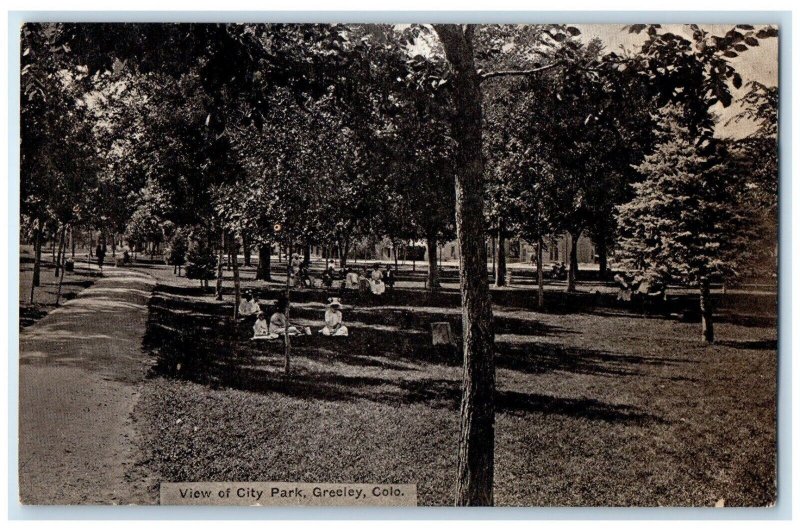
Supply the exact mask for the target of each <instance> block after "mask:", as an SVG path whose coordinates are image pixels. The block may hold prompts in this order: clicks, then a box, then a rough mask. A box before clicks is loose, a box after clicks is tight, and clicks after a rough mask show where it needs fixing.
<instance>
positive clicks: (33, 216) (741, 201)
mask: <svg viewBox="0 0 800 531" xmlns="http://www.w3.org/2000/svg"><path fill="white" fill-rule="evenodd" d="M628 30H629V31H631V32H636V33H644V35H645V38H644V41H643V45H642V47H641V49H640V50H636V51H633V52H626V53H616V52H608V51H606V50H604V48H603V46H602V43H600V42H599V41H590V42H584V41H583V40H581V36H580V31H579V30H578V28H575V27H572V26H565V25H538V26H483V27H481V26H473V25H466V26H456V25H434V26H432V27H431V26H410V27H405V28H402V29H400V28H395V27H391V26H381V25H355V26H347V25H264V24H258V25H203V24H200V25H192V24H180V25H178V24H162V25H109V24H80V25H75V24H29V25H26V26H24V27H23V29H22V48H23V58H22V65H23V69H22V78H21V80H22V95H21V96H22V158H21V161H22V168H21V171H22V212H23V228H24V229H25V230H27V231H29V234H30V235H31V239H32V241H33V242H34V246H35V250H36V256H37V261H36V265H35V269H36V271H37V272H38V257H39V256H40V253H41V240H42V238H41V235H42V234H43V233H45V231H47V232H46V233H49V234H52V233H56V234H60V235H61V238H60V241H62V242H63V241H64V235H65V234H66V233H67V232H68V231H69V230H70V229H71V228H73V227H84V228H88V229H95V230H99V231H101V232H103V233H104V234H111V235H114V234H125V235H126V237H127V239H128V240H129V241H130V242H136V243H138V242H151V243H158V244H161V243H163V244H165V245H166V247H167V248H168V249H169V250H170V253H171V254H173V253H174V254H176V256H177V255H180V254H181V253H179V252H176V251H175V250H176V249H177V250H178V251H180V250H181V249H183V248H186V249H191V257H190V262H191V263H190V267H189V269H190V272H191V273H190V274H192V275H194V276H198V278H202V279H204V280H205V282H206V283H207V282H208V280H210V279H211V278H214V276H216V278H217V294H218V297H221V293H222V291H221V282H222V274H221V270H220V268H222V267H223V262H224V257H225V255H226V254H233V255H234V256H235V255H236V254H237V253H238V250H239V249H241V248H242V247H244V248H246V249H249V248H250V247H253V246H257V247H258V249H259V270H258V273H257V274H258V277H259V278H262V279H269V276H270V272H269V257H270V252H269V250H270V248H271V246H272V245H273V244H274V243H280V244H281V245H282V246H283V247H284V249H286V250H287V251H288V253H289V255H292V254H293V253H294V252H304V251H305V252H306V255H307V249H308V248H309V246H310V245H320V246H323V247H325V248H328V249H330V248H332V247H336V248H337V249H338V251H339V253H340V256H342V265H343V266H344V265H346V257H347V255H348V250H349V249H350V248H351V247H352V246H353V244H354V242H356V241H357V240H359V239H361V238H363V237H365V236H373V237H384V238H387V239H388V240H390V241H392V242H395V243H396V246H395V247H397V246H399V245H397V244H399V242H402V241H408V240H419V239H422V240H425V241H426V242H427V244H428V249H429V250H435V249H436V245H437V243H439V242H441V241H444V240H447V239H450V238H452V237H453V236H456V237H457V239H458V243H459V247H460V252H461V257H462V259H461V271H460V286H461V287H460V289H461V295H462V311H463V321H464V365H465V372H464V401H463V404H462V438H461V443H460V459H459V489H458V500H457V501H458V503H459V504H464V505H475V504H491V503H492V501H493V498H492V491H491V484H492V474H493V472H492V471H493V467H492V461H493V458H492V447H493V446H492V445H493V440H494V436H493V430H494V408H493V396H494V358H493V332H492V324H491V323H492V316H491V305H490V300H489V289H488V275H487V268H486V264H487V251H486V242H487V227H488V228H489V229H490V231H491V233H492V234H493V236H494V237H495V238H496V240H498V243H499V245H498V248H499V249H500V250H502V249H503V248H504V246H503V240H504V239H506V238H508V237H512V236H516V237H521V238H524V239H525V240H528V241H531V242H535V243H538V249H539V251H538V252H539V255H540V256H539V260H537V262H538V264H539V268H540V270H539V279H540V288H539V301H540V304H541V303H542V300H543V299H542V288H541V279H542V272H541V264H542V260H541V252H542V248H543V247H544V245H545V244H546V242H547V241H548V240H549V239H550V237H551V236H552V235H554V234H561V233H565V232H566V233H569V234H570V235H571V236H572V241H573V242H576V241H577V239H578V236H580V235H581V234H583V233H588V234H589V235H590V236H591V238H592V239H593V241H594V243H595V244H596V246H597V248H598V252H599V258H600V266H601V270H602V271H603V272H604V273H605V271H606V270H607V268H608V256H609V253H610V251H611V249H612V248H616V254H615V257H617V258H618V259H619V260H621V261H622V262H623V263H624V264H625V265H626V266H628V267H630V268H633V269H635V270H637V271H640V272H641V274H651V275H658V276H660V277H662V278H665V279H677V280H680V281H683V282H688V283H691V284H693V285H697V286H698V287H699V288H700V292H701V295H702V301H703V308H704V309H705V311H704V312H703V315H704V323H705V324H704V336H705V338H706V340H708V341H712V340H713V328H712V322H711V316H712V313H711V305H710V298H709V286H710V282H711V280H712V279H715V278H716V277H718V276H719V275H731V274H734V273H736V272H738V271H740V270H741V268H740V267H738V266H739V264H740V262H741V259H742V258H744V257H746V256H747V253H749V252H752V250H753V249H754V248H756V247H754V246H753V245H752V243H753V241H754V238H752V237H751V235H750V233H749V232H748V231H747V230H746V229H747V227H751V228H752V227H754V226H755V225H754V224H753V221H752V220H754V219H755V220H757V221H758V222H759V223H760V224H761V225H764V224H769V222H770V220H773V221H774V214H775V209H776V195H775V182H776V174H777V156H776V149H775V136H776V134H777V129H776V128H775V123H776V113H777V98H776V92H775V89H774V88H771V87H764V86H760V85H751V86H750V90H749V92H748V93H747V96H746V97H745V98H744V100H743V101H742V103H743V105H744V112H743V113H742V114H741V115H740V119H742V120H749V121H753V122H756V123H757V128H756V131H755V132H754V133H753V134H752V135H750V136H748V137H747V138H745V139H741V140H737V141H732V140H726V139H720V138H717V137H716V136H715V134H714V125H715V115H714V113H713V109H714V108H715V106H717V105H720V104H721V105H723V106H728V105H730V104H731V102H732V95H731V91H732V90H733V89H739V88H741V87H742V85H743V80H742V79H741V77H740V75H739V74H738V73H737V72H736V71H735V69H734V68H733V66H732V65H731V63H730V61H729V59H732V58H734V57H736V56H737V55H738V54H740V53H744V52H746V51H747V49H749V48H752V47H754V46H758V44H759V41H761V40H763V39H766V38H771V37H775V36H776V35H777V32H776V30H774V29H772V28H763V29H759V30H756V29H755V28H753V27H750V26H744V25H741V26H736V27H734V28H731V29H730V31H728V32H727V33H725V34H724V35H710V34H708V33H707V32H706V31H704V30H703V29H701V28H699V27H697V26H692V27H690V28H689V33H690V34H691V35H687V36H683V35H677V34H674V33H670V32H665V31H664V30H663V29H662V28H661V27H660V26H658V25H647V26H645V25H639V26H631V27H630V28H628ZM755 161H757V162H755ZM687 213H688V214H687ZM773 226H774V223H773ZM761 234H764V232H763V231H762V232H761ZM63 245H64V244H63V243H62V244H61V247H62V248H63ZM428 256H429V260H430V264H429V268H428V271H429V273H428V274H429V279H428V285H429V286H430V287H431V289H433V288H435V286H436V285H437V282H438V279H437V278H436V275H437V271H438V267H437V263H436V259H437V257H436V252H429V253H428ZM173 261H174V260H173ZM233 264H234V278H235V294H236V295H235V296H236V298H237V302H238V294H239V289H238V276H239V275H238V263H237V261H236V260H234V261H233ZM176 265H177V264H176ZM214 268H217V269H218V272H217V274H216V275H213V274H212V271H213V269H214ZM497 269H498V271H497V282H498V283H499V284H502V283H503V281H504V261H503V257H502V252H501V253H500V256H498V268H497ZM576 270H577V257H576V252H575V249H574V243H573V250H572V253H571V257H570V275H569V282H568V286H567V288H568V289H574V286H575V272H576ZM35 276H36V275H35ZM34 282H36V280H34ZM234 306H235V307H238V304H236V305H234Z"/></svg>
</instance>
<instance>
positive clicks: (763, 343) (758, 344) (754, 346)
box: [715, 339, 778, 351]
mask: <svg viewBox="0 0 800 531" xmlns="http://www.w3.org/2000/svg"><path fill="white" fill-rule="evenodd" d="M715 344H716V345H719V346H721V347H729V348H735V349H741V350H772V351H775V350H778V341H777V340H775V339H756V340H749V341H748V340H744V341H736V340H721V341H716V342H715Z"/></svg>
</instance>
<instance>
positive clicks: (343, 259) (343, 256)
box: [339, 238, 350, 269]
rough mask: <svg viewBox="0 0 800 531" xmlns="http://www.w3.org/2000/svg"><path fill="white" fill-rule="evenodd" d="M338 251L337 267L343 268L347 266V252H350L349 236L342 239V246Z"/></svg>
mask: <svg viewBox="0 0 800 531" xmlns="http://www.w3.org/2000/svg"><path fill="white" fill-rule="evenodd" d="M340 250H341V252H340V253H339V267H340V268H341V269H345V268H346V267H347V253H349V252H350V238H345V239H344V240H342V246H341V248H340Z"/></svg>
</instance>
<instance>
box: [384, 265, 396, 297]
mask: <svg viewBox="0 0 800 531" xmlns="http://www.w3.org/2000/svg"><path fill="white" fill-rule="evenodd" d="M383 279H384V280H383V283H384V284H386V287H387V288H389V290H390V291H391V290H392V289H394V271H392V268H391V266H390V265H389V264H386V272H385V273H384V274H383Z"/></svg>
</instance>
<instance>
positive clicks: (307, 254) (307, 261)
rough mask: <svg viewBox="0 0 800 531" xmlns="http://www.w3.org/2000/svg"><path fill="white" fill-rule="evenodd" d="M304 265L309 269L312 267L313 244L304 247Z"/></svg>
mask: <svg viewBox="0 0 800 531" xmlns="http://www.w3.org/2000/svg"><path fill="white" fill-rule="evenodd" d="M303 265H304V266H306V267H308V266H309V265H311V244H310V243H307V244H305V245H304V246H303Z"/></svg>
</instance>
